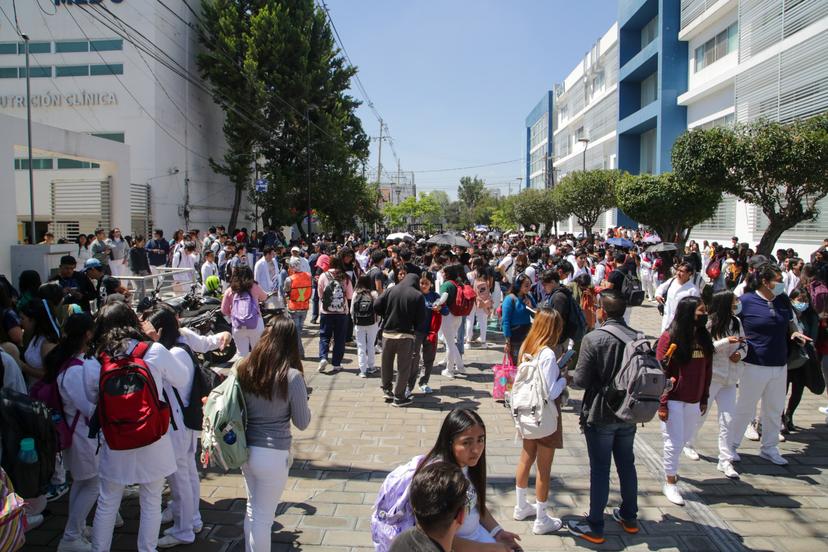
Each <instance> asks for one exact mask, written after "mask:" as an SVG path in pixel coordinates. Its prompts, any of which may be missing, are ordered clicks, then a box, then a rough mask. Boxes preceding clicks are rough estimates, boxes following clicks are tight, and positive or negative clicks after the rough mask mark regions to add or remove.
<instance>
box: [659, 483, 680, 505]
mask: <svg viewBox="0 0 828 552" xmlns="http://www.w3.org/2000/svg"><path fill="white" fill-rule="evenodd" d="M662 492H663V493H664V496H666V497H667V500H669V501H670V502H672V503H673V504H675V505H677V506H684V498H683V497H682V496H681V491H679V488H678V485H676V484H675V483H665V484H664V489H662Z"/></svg>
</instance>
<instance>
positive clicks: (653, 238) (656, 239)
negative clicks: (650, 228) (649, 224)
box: [641, 234, 661, 243]
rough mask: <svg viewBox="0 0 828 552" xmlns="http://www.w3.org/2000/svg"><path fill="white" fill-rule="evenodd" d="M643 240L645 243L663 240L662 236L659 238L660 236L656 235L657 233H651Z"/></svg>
mask: <svg viewBox="0 0 828 552" xmlns="http://www.w3.org/2000/svg"><path fill="white" fill-rule="evenodd" d="M641 241H642V242H643V243H659V242H660V241H661V238H659V237H658V236H656V235H655V234H650V235H649V236H647V237H645V238H644V239H643V240H641Z"/></svg>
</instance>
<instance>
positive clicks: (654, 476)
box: [24, 306, 828, 552]
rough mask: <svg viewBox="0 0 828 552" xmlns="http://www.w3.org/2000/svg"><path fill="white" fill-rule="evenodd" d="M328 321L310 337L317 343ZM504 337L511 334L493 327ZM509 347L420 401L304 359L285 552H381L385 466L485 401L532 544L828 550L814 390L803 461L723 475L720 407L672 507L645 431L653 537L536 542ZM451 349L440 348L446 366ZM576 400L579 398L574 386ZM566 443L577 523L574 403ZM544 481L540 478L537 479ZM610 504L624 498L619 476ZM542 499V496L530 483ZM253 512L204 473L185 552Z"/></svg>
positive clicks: (440, 383) (755, 462) (510, 501)
mask: <svg viewBox="0 0 828 552" xmlns="http://www.w3.org/2000/svg"><path fill="white" fill-rule="evenodd" d="M632 325H633V326H634V327H636V328H639V329H641V330H643V331H645V332H646V333H647V334H648V335H651V336H653V335H656V334H657V331H658V328H659V317H658V314H657V313H656V310H655V309H654V308H653V307H651V306H645V307H642V308H637V309H635V311H634V313H633V316H632ZM315 331H316V327H310V328H309V335H308V336H307V338H306V340H305V343H306V348H307V349H308V351H309V352H311V351H314V350H315V349H316V341H317V340H316V338H315V335H316V334H315ZM492 337H493V338H495V339H493V340H491V341H498V339H497V338H499V337H500V336H499V335H496V334H495V335H493V336H492ZM501 355H502V352H501V349H499V348H497V349H496V348H495V347H494V345H492V346H491V347H490V348H488V349H481V348H473V349H471V350H467V352H466V356H465V358H466V359H467V365H466V366H467V370H468V372H469V375H468V376H467V377H462V376H461V377H459V378H458V379H456V380H454V381H449V380H446V379H445V378H443V377H441V376H440V375H439V371H437V370H436V372H437V375H436V376H434V377H433V378H432V384H433V387H434V388H435V394H434V395H432V396H419V395H418V396H417V397H416V399H415V403H414V405H413V406H412V407H409V408H407V409H395V408H392V407H390V406H389V405H387V404H385V402H384V400H383V398H382V396H381V394H380V391H379V380H378V379H367V380H365V379H360V378H357V377H356V372H357V369H356V352H355V350H354V349H353V348H351V347H349V348H348V353H347V355H346V360H345V362H344V363H343V367H344V370H343V371H342V372H341V373H339V374H337V375H333V376H332V375H326V374H317V373H316V363H314V362H307V363H306V365H305V370H306V375H307V379H308V384H309V385H310V386H312V387H313V388H314V391H313V394H312V396H311V408H312V410H313V415H314V420H313V422H312V424H311V426H310V427H309V428H308V429H307V430H306V431H304V432H301V433H300V432H295V433H294V446H293V454H294V463H293V467H292V469H291V471H290V479H289V481H288V485H287V488H286V489H285V492H284V494H283V495H282V504H280V506H279V509H278V511H277V515H276V518H275V521H274V525H273V546H272V549H273V550H274V551H288V550H302V551H307V552H310V551H320V552H321V551H326V552H334V551H343V552H345V551H351V552H355V551H367V550H371V549H372V548H371V537H370V530H369V526H370V515H371V507H372V504H373V502H374V499H375V497H376V493H377V490H378V489H379V486H380V484H381V483H382V480H383V478H384V477H385V476H386V474H387V473H388V472H389V471H390V470H391V469H393V468H394V467H395V466H397V465H399V464H401V463H403V462H405V461H407V460H408V459H410V458H411V457H412V456H414V455H416V454H421V453H423V452H425V451H426V450H427V449H428V448H429V447H430V446H431V445H432V444H433V441H434V439H435V438H436V435H437V431H438V429H439V426H440V423H441V422H442V419H443V418H444V417H445V415H446V413H447V412H448V411H449V410H450V409H452V408H456V407H458V406H463V407H471V408H476V409H478V411H479V412H480V414H481V416H482V417H483V419H484V420H485V422H486V424H487V437H488V438H487V442H488V446H487V460H488V472H489V486H490V490H489V493H488V496H489V499H488V500H489V503H490V505H491V507H492V509H493V512H494V515H495V517H496V519H497V520H498V521H499V522H500V523H501V524H502V525H503V526H504V527H506V528H507V529H509V530H511V531H515V532H517V533H519V534H520V535H521V536H522V543H523V546H524V549H525V550H527V551H541V550H569V549H577V548H593V549H601V550H699V551H712V550H722V551H731V550H766V551H775V552H780V551H799V550H803V551H807V552H818V551H822V550H828V524H826V522H828V485H826V483H828V480H827V479H826V477H827V475H826V465H828V440H826V438H828V425H826V420H825V417H824V416H823V415H821V414H820V413H819V412H817V410H816V409H817V407H818V406H820V405H821V404H823V403H824V402H825V400H824V399H820V398H819V397H815V396H814V395H811V394H809V393H807V392H806V396H805V397H804V399H803V401H802V404H801V406H800V407H799V411H798V413H797V416H796V423H797V425H799V426H800V427H802V428H803V430H802V431H799V432H797V433H795V434H794V435H792V436H790V437H789V439H788V441H787V442H786V443H782V444H781V450H782V453H783V454H785V455H786V456H787V457H788V459H789V460H790V465H788V466H786V467H779V466H774V465H772V464H770V463H768V462H766V461H764V460H762V459H760V458H759V457H758V444H757V443H751V442H749V441H745V445H744V447H743V448H742V449H741V452H742V458H743V461H742V463H741V464H740V465H739V466H738V469H739V470H740V471H741V472H742V473H743V476H742V479H741V481H730V480H728V479H726V478H725V477H724V476H723V475H722V474H721V473H719V472H718V471H716V463H715V454H716V451H717V448H716V438H717V433H718V427H717V423H716V422H715V419H716V417H715V416H716V413H715V406H713V405H711V408H712V409H713V410H714V412H711V415H710V416H709V419H708V421H707V424H706V425H705V427H704V429H703V430H702V432H701V435H700V437H699V439H698V449H699V452H700V453H701V454H702V460H701V461H699V462H691V461H689V460H687V459H686V458H682V463H681V469H680V473H681V476H682V483H681V484H682V485H683V488H684V491H685V497H686V498H687V499H688V505H687V506H685V507H678V506H673V505H672V504H670V503H669V502H667V500H666V499H665V498H664V497H663V496H662V495H661V485H662V479H661V477H662V476H661V474H660V472H659V469H660V455H661V443H662V441H661V433H660V429H659V426H658V424H657V423H652V422H651V423H649V424H647V426H646V427H644V428H640V429H639V432H638V438H637V440H636V455H637V464H638V476H639V497H640V498H639V507H640V513H639V515H640V519H641V521H642V523H641V526H642V528H641V532H640V533H639V534H638V535H636V536H629V535H626V534H624V533H623V532H621V531H620V530H619V528H617V527H616V526H615V524H614V523H612V521H611V519H608V522H607V542H606V543H605V544H603V545H600V546H593V545H587V544H586V543H584V542H583V541H577V542H576V541H575V539H573V538H572V537H571V536H569V535H568V534H567V533H566V532H564V531H561V532H559V533H557V534H552V535H544V536H535V535H532V534H531V527H532V523H531V521H524V522H517V521H513V520H512V519H511V510H512V506H513V505H514V470H515V466H516V461H517V458H518V451H519V446H518V445H517V444H516V443H515V442H514V430H513V428H512V425H511V422H510V419H509V416H508V413H507V412H506V410H505V409H504V408H503V406H502V405H501V404H499V403H496V402H494V401H493V400H492V399H491V397H490V395H489V390H490V387H491V370H490V367H491V365H492V364H494V363H496V362H498V361H499V360H500V357H501ZM441 357H442V353H441V354H438V360H439V359H440V358H441ZM572 398H573V402H575V403H576V402H577V399H578V398H580V393H579V392H573V393H572ZM563 424H564V447H565V448H564V449H563V450H560V451H558V453H557V454H556V457H555V462H554V464H553V467H552V476H553V479H552V488H551V493H550V498H549V502H550V505H551V506H552V507H553V508H554V513H555V515H557V516H559V517H563V518H566V517H568V516H573V515H580V514H582V513H583V512H585V511H586V510H587V509H588V503H589V477H588V474H589V471H588V470H589V466H588V460H587V453H586V446H585V443H584V439H583V436H582V435H581V434H580V432H579V429H578V423H577V418H576V415H575V414H574V413H573V409H572V407H571V406H570V407H569V408H566V409H565V410H564V414H563ZM533 482H534V479H533V480H532V481H531V482H530V485H533ZM612 486H613V488H614V489H613V492H611V495H610V507H612V506H613V505H617V504H618V501H619V497H618V493H617V487H618V486H617V480H616V479H615V478H614V477H613V483H612ZM530 494H531V491H530ZM244 507H245V492H244V480H243V479H242V477H241V475H240V474H239V473H230V474H226V475H224V474H218V473H215V472H212V471H211V472H208V473H205V474H204V478H203V479H202V485H201V511H202V516H203V519H204V523H205V526H204V531H203V532H202V533H201V534H200V535H199V537H198V540H197V541H196V543H194V544H193V545H190V546H181V547H177V548H175V550H179V551H181V552H191V551H192V552H195V551H199V552H200V551H213V550H215V551H222V552H224V551H243V550H244V546H243V544H242V543H241V541H240V538H241V533H242V519H243V515H244ZM49 510H50V513H51V515H50V516H49V517H48V519H47V520H46V522H45V523H44V525H43V526H42V527H41V528H39V529H37V530H35V531H33V532H31V533H30V534H29V544H28V545H27V546H26V547H25V548H24V550H31V551H33V552H34V551H46V550H55V548H56V547H57V542H58V540H59V538H60V531H61V530H62V528H63V526H64V524H65V521H66V518H65V515H66V500H65V498H64V499H62V500H60V501H57V502H55V503H52V504H50V505H49ZM122 513H123V515H124V518H125V519H126V525H125V527H123V528H122V529H119V530H116V536H115V539H114V540H113V550H134V549H135V548H134V547H135V540H136V532H137V524H138V505H137V499H134V498H133V499H127V500H125V501H124V504H123V508H122Z"/></svg>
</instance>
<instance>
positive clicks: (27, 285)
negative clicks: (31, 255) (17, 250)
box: [17, 270, 42, 295]
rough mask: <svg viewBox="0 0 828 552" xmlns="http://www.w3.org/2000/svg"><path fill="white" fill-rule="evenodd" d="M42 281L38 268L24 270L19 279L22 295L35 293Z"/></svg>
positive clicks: (18, 285) (18, 284) (18, 287)
mask: <svg viewBox="0 0 828 552" xmlns="http://www.w3.org/2000/svg"><path fill="white" fill-rule="evenodd" d="M41 283H42V282H41V281H40V274H39V273H38V272H37V271H36V270H24V271H23V272H21V273H20V277H19V278H18V279H17V289H19V290H20V294H21V295H23V294H24V293H27V292H28V293H31V294H32V295H34V294H36V293H37V289H38V288H39V287H40V284H41Z"/></svg>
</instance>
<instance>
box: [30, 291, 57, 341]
mask: <svg viewBox="0 0 828 552" xmlns="http://www.w3.org/2000/svg"><path fill="white" fill-rule="evenodd" d="M23 314H24V315H26V317H27V318H31V319H32V321H34V327H33V328H32V335H34V336H40V337H43V338H45V339H46V341H50V342H52V343H57V342H58V341H60V327H59V326H58V325H57V320H56V319H55V315H54V314H53V313H52V309H51V307H50V306H49V303H48V302H47V301H46V299H35V300H34V301H30V302H29V303H27V304H26V307H25V308H24V309H23Z"/></svg>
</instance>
